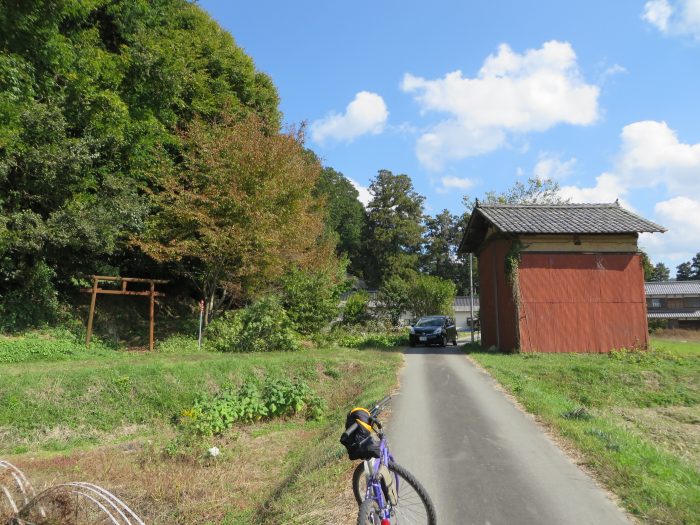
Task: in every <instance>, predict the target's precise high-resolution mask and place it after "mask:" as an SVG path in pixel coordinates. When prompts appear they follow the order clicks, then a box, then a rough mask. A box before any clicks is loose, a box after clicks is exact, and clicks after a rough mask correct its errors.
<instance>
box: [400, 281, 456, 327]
mask: <svg viewBox="0 0 700 525" xmlns="http://www.w3.org/2000/svg"><path fill="white" fill-rule="evenodd" d="M456 294H457V288H456V287H455V284H454V283H453V282H452V281H448V280H445V279H441V278H440V277H435V276H432V275H423V274H421V275H418V276H416V277H415V278H414V279H413V280H412V281H411V283H410V286H409V290H408V304H409V305H410V310H411V311H412V312H413V314H414V316H415V317H422V316H424V315H454V300H455V295H456Z"/></svg>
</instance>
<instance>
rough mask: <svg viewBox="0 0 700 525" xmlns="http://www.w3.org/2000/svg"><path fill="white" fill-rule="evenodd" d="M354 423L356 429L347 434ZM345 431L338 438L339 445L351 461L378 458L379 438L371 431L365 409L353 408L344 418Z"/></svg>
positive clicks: (368, 416) (367, 413) (367, 412)
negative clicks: (343, 448)
mask: <svg viewBox="0 0 700 525" xmlns="http://www.w3.org/2000/svg"><path fill="white" fill-rule="evenodd" d="M355 423H357V429H356V430H355V431H354V432H352V433H351V434H348V433H347V430H348V429H349V428H350V427H352V426H353V425H354V424H355ZM345 430H346V432H343V435H342V436H340V443H341V444H342V445H343V446H344V447H345V449H346V450H347V451H348V457H349V458H350V459H351V460H355V459H370V458H378V457H379V437H378V436H377V433H376V432H375V431H374V430H373V429H372V425H371V423H370V415H369V411H368V410H367V409H365V408H353V409H352V410H351V411H350V412H349V413H348V415H347V417H346V418H345Z"/></svg>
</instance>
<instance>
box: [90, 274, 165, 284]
mask: <svg viewBox="0 0 700 525" xmlns="http://www.w3.org/2000/svg"><path fill="white" fill-rule="evenodd" d="M96 277H97V280H98V281H127V282H130V283H155V284H166V283H169V282H170V281H168V280H165V279H142V278H141V277H114V276H110V275H97V276H96Z"/></svg>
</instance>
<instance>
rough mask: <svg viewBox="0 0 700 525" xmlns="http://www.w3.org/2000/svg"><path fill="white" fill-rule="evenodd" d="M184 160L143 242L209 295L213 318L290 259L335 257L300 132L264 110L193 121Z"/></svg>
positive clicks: (170, 176)
mask: <svg viewBox="0 0 700 525" xmlns="http://www.w3.org/2000/svg"><path fill="white" fill-rule="evenodd" d="M182 141H183V144H184V148H183V151H182V159H183V160H182V162H181V163H180V165H179V166H178V167H177V168H175V169H174V170H172V172H170V173H167V174H165V175H163V176H162V177H161V180H160V183H161V186H162V189H161V191H159V192H158V193H156V194H154V195H153V197H152V200H153V202H154V204H155V206H156V211H155V213H154V214H153V215H152V217H151V218H150V219H149V221H148V222H147V227H146V229H145V232H144V233H143V235H141V236H140V238H139V240H138V245H139V246H140V247H141V248H142V249H143V250H144V251H145V252H146V253H147V254H149V255H150V256H152V257H153V258H155V259H157V260H161V261H163V262H170V263H173V264H174V265H175V269H176V271H177V272H178V273H179V274H181V275H183V276H186V277H188V278H190V279H191V280H192V281H193V282H194V283H195V284H196V285H197V287H198V288H199V290H200V292H201V294H202V295H203V296H204V298H205V301H206V307H207V314H208V315H207V318H210V317H211V316H212V314H214V313H216V312H217V311H219V310H221V309H223V308H226V307H230V306H232V305H236V304H241V303H245V302H246V301H247V300H249V299H250V298H255V297H259V296H260V295H261V294H263V293H264V292H266V291H267V290H269V288H270V287H271V284H272V283H274V282H276V281H277V280H279V279H280V278H281V277H282V275H283V274H284V272H285V269H286V268H287V267H288V266H289V264H290V263H292V264H296V265H299V266H300V267H303V268H314V267H318V266H319V265H321V266H325V265H327V264H330V263H331V261H332V260H333V259H334V254H333V245H332V244H331V242H330V241H329V240H326V239H324V235H323V234H324V222H323V215H322V210H321V209H320V208H319V206H318V205H317V202H316V201H315V200H314V199H313V197H312V194H311V191H312V189H313V187H314V184H315V182H316V179H317V177H318V175H319V172H320V165H319V164H318V162H316V161H315V159H313V158H311V157H310V156H308V155H306V154H305V150H304V148H303V145H302V138H301V135H300V134H295V133H292V132H290V133H285V134H279V133H275V134H269V133H267V132H266V130H265V127H264V123H263V122H262V121H260V119H259V118H257V117H253V116H249V117H246V118H243V119H241V118H236V116H235V115H231V114H228V113H227V114H224V115H222V116H221V117H220V118H218V119H217V120H216V121H215V122H206V121H203V120H201V119H196V120H194V121H193V122H192V123H191V125H190V128H189V130H188V131H187V132H186V133H185V134H184V135H183V137H182Z"/></svg>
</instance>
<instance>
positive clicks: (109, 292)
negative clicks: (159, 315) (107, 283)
mask: <svg viewBox="0 0 700 525" xmlns="http://www.w3.org/2000/svg"><path fill="white" fill-rule="evenodd" d="M80 291H81V292H86V293H91V292H92V291H93V290H92V288H83V289H82V290H80ZM95 292H96V293H98V294H100V293H101V294H107V295H145V296H150V295H151V292H150V291H148V290H145V291H143V292H132V291H131V290H127V291H123V290H107V289H104V288H97V289H96V290H95ZM153 293H154V295H156V296H158V297H160V296H164V295H165V294H164V293H163V292H153Z"/></svg>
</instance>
